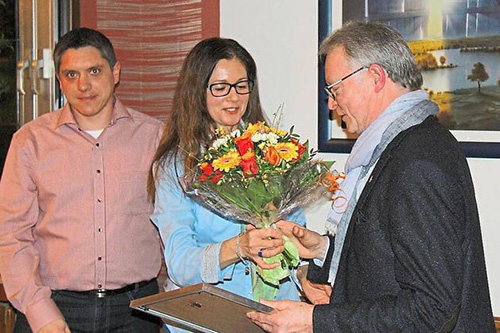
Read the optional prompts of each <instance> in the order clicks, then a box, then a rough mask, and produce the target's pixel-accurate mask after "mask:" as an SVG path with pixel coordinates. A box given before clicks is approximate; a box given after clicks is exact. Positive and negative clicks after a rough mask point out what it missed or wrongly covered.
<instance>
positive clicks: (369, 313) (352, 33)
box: [248, 22, 495, 333]
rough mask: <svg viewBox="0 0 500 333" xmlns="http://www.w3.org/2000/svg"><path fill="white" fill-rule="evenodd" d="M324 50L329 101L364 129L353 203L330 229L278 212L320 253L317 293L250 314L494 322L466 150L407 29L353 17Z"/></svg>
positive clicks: (425, 328)
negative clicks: (320, 230) (425, 79)
mask: <svg viewBox="0 0 500 333" xmlns="http://www.w3.org/2000/svg"><path fill="white" fill-rule="evenodd" d="M320 55H321V56H322V57H323V59H324V60H325V77H326V81H327V84H326V87H325V89H326V92H327V94H328V97H329V99H328V105H329V107H330V109H332V110H334V111H335V112H336V113H338V115H339V116H340V117H341V118H342V120H343V121H344V122H345V123H346V125H347V131H349V132H350V133H358V134H360V136H359V138H358V139H357V141H356V143H355V145H354V147H353V149H352V152H351V154H350V155H349V158H348V159H347V162H346V166H345V168H346V178H345V180H344V181H343V183H342V184H341V191H342V192H341V193H340V195H341V196H342V197H344V198H346V199H347V200H348V205H343V206H342V208H341V209H339V208H338V207H336V206H335V205H333V208H332V211H331V212H330V214H329V216H328V219H327V222H326V229H327V230H328V231H329V234H328V235H327V236H321V235H319V234H317V233H316V232H313V231H310V230H307V229H304V228H302V227H299V226H296V225H294V224H292V223H291V222H286V221H280V222H278V223H277V224H278V226H279V227H280V228H281V230H282V231H283V233H284V234H286V235H287V236H288V237H290V238H291V239H293V240H295V241H296V242H297V244H298V245H299V251H300V255H301V257H302V258H304V259H311V262H310V265H309V270H308V272H307V276H305V274H304V275H303V276H302V277H301V282H302V286H303V290H304V291H305V293H306V295H307V297H308V298H309V300H310V301H311V303H312V304H309V303H299V302H291V301H274V302H266V301H265V304H267V305H270V306H272V307H274V308H275V310H274V311H273V312H272V313H270V314H264V313H257V312H252V313H250V314H248V316H249V317H250V318H251V319H252V320H253V321H254V322H255V323H257V324H258V325H260V326H261V327H262V328H263V329H265V330H266V331H269V332H312V331H314V332H492V333H493V332H495V329H494V327H493V317H492V311H491V304H490V298H489V291H488V281H487V278H486V268H485V262H484V254H483V246H482V240H481V230H480V225H479V217H478V212H477V205H476V201H475V196H474V188H473V184H472V179H471V176H470V172H469V168H468V166H467V160H466V159H465V156H464V154H463V152H462V150H461V148H460V146H459V145H458V143H457V141H456V140H455V138H454V137H453V136H452V135H451V133H450V132H449V131H448V130H447V129H445V128H444V127H442V126H441V125H440V124H439V123H438V122H437V119H436V117H435V115H436V113H437V111H438V107H437V105H436V104H435V103H434V102H431V101H430V100H429V99H428V96H427V94H426V93H425V92H424V91H422V90H420V89H421V86H422V76H421V74H420V72H419V70H418V68H417V65H416V63H415V60H414V58H413V55H412V53H411V52H410V49H409V48H408V46H407V45H406V43H405V41H404V40H403V38H402V36H401V35H399V34H398V33H397V32H395V31H393V30H392V29H390V28H388V27H387V26H385V25H383V24H380V23H373V22H351V23H349V24H347V25H345V26H343V27H342V28H341V29H339V30H337V31H336V32H334V33H333V34H332V35H331V36H329V37H327V39H326V40H325V41H324V42H323V44H322V46H321V49H320ZM299 277H300V275H299ZM305 277H307V279H306V278H305ZM332 287H333V289H332Z"/></svg>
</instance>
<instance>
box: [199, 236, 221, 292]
mask: <svg viewBox="0 0 500 333" xmlns="http://www.w3.org/2000/svg"><path fill="white" fill-rule="evenodd" d="M221 246H222V243H217V244H211V245H209V246H207V247H206V248H205V250H204V251H203V255H202V257H201V279H202V281H203V282H206V283H217V282H219V253H220V247H221Z"/></svg>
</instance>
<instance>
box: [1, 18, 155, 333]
mask: <svg viewBox="0 0 500 333" xmlns="http://www.w3.org/2000/svg"><path fill="white" fill-rule="evenodd" d="M54 62H55V66H56V75H57V78H58V80H59V84H60V88H61V91H62V92H63V93H64V95H65V97H66V100H67V104H66V105H65V106H64V107H63V108H62V109H59V110H57V111H55V112H52V113H49V114H45V115H43V116H41V117H40V118H38V119H36V120H34V121H32V122H30V123H28V124H26V125H25V126H23V127H22V128H21V129H20V130H19V131H17V133H16V134H15V135H14V137H13V139H12V143H11V146H10V149H9V153H8V155H7V160H6V164H5V168H4V171H3V176H2V179H1V181H0V274H1V276H2V280H3V283H4V286H5V290H6V293H7V297H8V298H9V300H10V301H11V302H12V304H13V305H14V307H15V308H16V309H18V310H19V312H18V320H17V323H16V332H30V327H31V330H33V331H34V332H42V333H43V332H70V330H71V331H83V332H100V331H106V332H111V331H120V332H125V331H126V332H158V331H159V323H158V322H157V321H156V320H155V319H154V318H153V317H150V316H147V315H144V314H141V313H137V312H134V311H132V310H131V309H130V308H129V302H130V300H131V299H134V298H139V297H143V296H147V295H151V294H154V293H157V292H158V285H157V282H156V277H157V275H158V272H159V270H160V266H161V251H160V242H159V237H158V234H157V231H156V229H155V227H154V226H153V224H152V223H151V222H150V220H149V216H150V214H151V212H152V205H151V203H150V202H148V198H147V193H146V180H147V175H148V170H149V167H150V163H151V160H152V156H153V154H154V152H155V150H156V146H157V144H158V140H159V138H160V135H161V131H162V124H161V122H160V121H158V120H156V119H153V118H151V117H149V116H146V115H144V114H142V113H140V112H137V111H134V110H132V109H129V108H127V107H125V106H124V105H123V104H122V103H121V102H120V101H119V100H118V99H117V98H116V97H115V96H114V89H115V85H116V84H117V83H118V82H119V79H120V63H119V62H117V61H116V57H115V53H114V50H113V46H112V45H111V43H110V41H109V40H108V39H107V38H106V37H105V36H104V35H102V34H101V33H100V32H97V31H95V30H92V29H87V28H79V29H75V30H73V31H71V32H69V33H67V34H66V35H64V36H63V37H62V38H61V40H60V41H59V43H58V44H57V45H56V48H55V50H54Z"/></svg>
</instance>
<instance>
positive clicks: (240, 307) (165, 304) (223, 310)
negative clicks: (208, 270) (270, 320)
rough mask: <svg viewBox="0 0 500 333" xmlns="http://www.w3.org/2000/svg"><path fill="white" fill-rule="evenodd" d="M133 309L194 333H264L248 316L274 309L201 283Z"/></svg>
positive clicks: (144, 301)
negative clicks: (252, 312)
mask: <svg viewBox="0 0 500 333" xmlns="http://www.w3.org/2000/svg"><path fill="white" fill-rule="evenodd" d="M130 307H132V308H134V309H137V310H140V311H143V312H146V313H149V314H151V315H154V316H157V317H160V318H162V319H163V321H164V322H166V323H167V324H169V325H173V326H177V327H180V328H183V329H187V330H191V331H195V332H210V333H212V332H256V333H257V332H259V333H260V332H263V331H262V329H261V328H260V327H258V326H257V325H255V324H254V323H253V322H252V321H251V320H250V319H248V318H247V317H246V314H247V313H248V312H251V311H260V312H266V313H268V312H271V311H272V310H273V308H271V307H269V306H266V305H264V304H261V303H259V302H256V301H253V300H251V299H247V298H244V297H242V296H240V295H237V294H234V293H231V292H229V291H226V290H223V289H220V288H217V287H215V286H213V285H210V284H206V283H200V284H196V285H193V286H189V287H185V288H181V289H177V290H172V291H168V292H162V293H159V294H156V295H151V296H147V297H143V298H140V299H136V300H133V301H132V302H130Z"/></svg>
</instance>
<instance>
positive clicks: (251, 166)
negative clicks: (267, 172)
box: [240, 151, 259, 177]
mask: <svg viewBox="0 0 500 333" xmlns="http://www.w3.org/2000/svg"><path fill="white" fill-rule="evenodd" d="M240 166H241V167H242V168H243V175H244V176H245V177H253V176H255V175H256V174H257V173H258V172H259V166H258V165H257V162H256V161H255V153H254V152H253V151H249V152H247V153H246V154H244V155H243V156H242V157H241V162H240Z"/></svg>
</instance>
